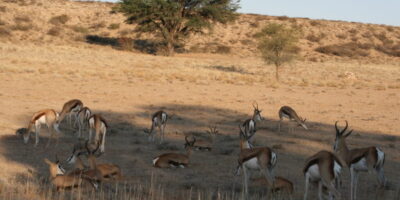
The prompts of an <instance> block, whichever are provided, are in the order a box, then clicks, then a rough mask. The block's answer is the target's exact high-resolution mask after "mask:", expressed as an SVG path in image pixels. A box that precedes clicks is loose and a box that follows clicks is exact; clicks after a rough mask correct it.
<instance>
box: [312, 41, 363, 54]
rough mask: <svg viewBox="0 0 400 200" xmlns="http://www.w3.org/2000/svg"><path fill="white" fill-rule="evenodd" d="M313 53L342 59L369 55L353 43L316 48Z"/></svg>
mask: <svg viewBox="0 0 400 200" xmlns="http://www.w3.org/2000/svg"><path fill="white" fill-rule="evenodd" d="M315 51H317V52H319V53H323V54H328V55H335V56H342V57H365V56H368V55H369V52H368V51H367V50H366V49H363V48H360V45H359V44H358V43H355V42H349V43H345V44H333V45H326V46H322V47H318V48H316V49H315Z"/></svg>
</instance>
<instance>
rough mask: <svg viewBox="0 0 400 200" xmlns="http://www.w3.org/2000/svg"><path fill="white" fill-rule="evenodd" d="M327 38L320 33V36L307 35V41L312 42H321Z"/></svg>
mask: <svg viewBox="0 0 400 200" xmlns="http://www.w3.org/2000/svg"><path fill="white" fill-rule="evenodd" d="M325 37H326V34H325V33H320V34H319V35H315V34H309V35H307V37H306V39H307V40H308V41H310V42H317V43H318V42H320V41H321V40H322V39H323V38H325Z"/></svg>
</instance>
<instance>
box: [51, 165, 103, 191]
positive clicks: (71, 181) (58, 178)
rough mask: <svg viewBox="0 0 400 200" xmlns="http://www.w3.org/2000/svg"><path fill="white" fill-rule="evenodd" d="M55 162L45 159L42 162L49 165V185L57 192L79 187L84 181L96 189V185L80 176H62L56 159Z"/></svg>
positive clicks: (63, 171) (62, 170)
mask: <svg viewBox="0 0 400 200" xmlns="http://www.w3.org/2000/svg"><path fill="white" fill-rule="evenodd" d="M56 160H57V161H56V162H55V163H54V162H51V161H50V160H48V159H47V158H45V159H44V162H45V163H47V164H48V165H49V172H50V178H51V183H52V184H53V185H54V186H55V187H56V188H57V191H59V190H61V189H69V188H75V187H80V186H81V185H82V182H83V181H86V182H88V183H90V184H91V185H92V186H93V187H94V188H97V184H95V183H94V182H92V181H91V179H90V178H88V177H86V176H84V175H82V174H68V175H66V174H64V173H65V170H64V169H63V168H62V167H61V166H60V164H59V161H58V159H56Z"/></svg>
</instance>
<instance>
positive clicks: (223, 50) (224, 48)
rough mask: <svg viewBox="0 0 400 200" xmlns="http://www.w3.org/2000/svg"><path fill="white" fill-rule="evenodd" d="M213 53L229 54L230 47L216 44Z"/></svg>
mask: <svg viewBox="0 0 400 200" xmlns="http://www.w3.org/2000/svg"><path fill="white" fill-rule="evenodd" d="M215 53H218V54H229V53H231V47H229V46H225V45H218V46H217V49H216V50H215Z"/></svg>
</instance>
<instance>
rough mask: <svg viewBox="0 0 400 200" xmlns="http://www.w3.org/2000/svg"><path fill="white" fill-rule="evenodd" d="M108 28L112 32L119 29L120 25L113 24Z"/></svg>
mask: <svg viewBox="0 0 400 200" xmlns="http://www.w3.org/2000/svg"><path fill="white" fill-rule="evenodd" d="M107 28H108V29H110V30H115V29H119V24H117V23H113V24H110V25H109V26H108V27H107Z"/></svg>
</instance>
